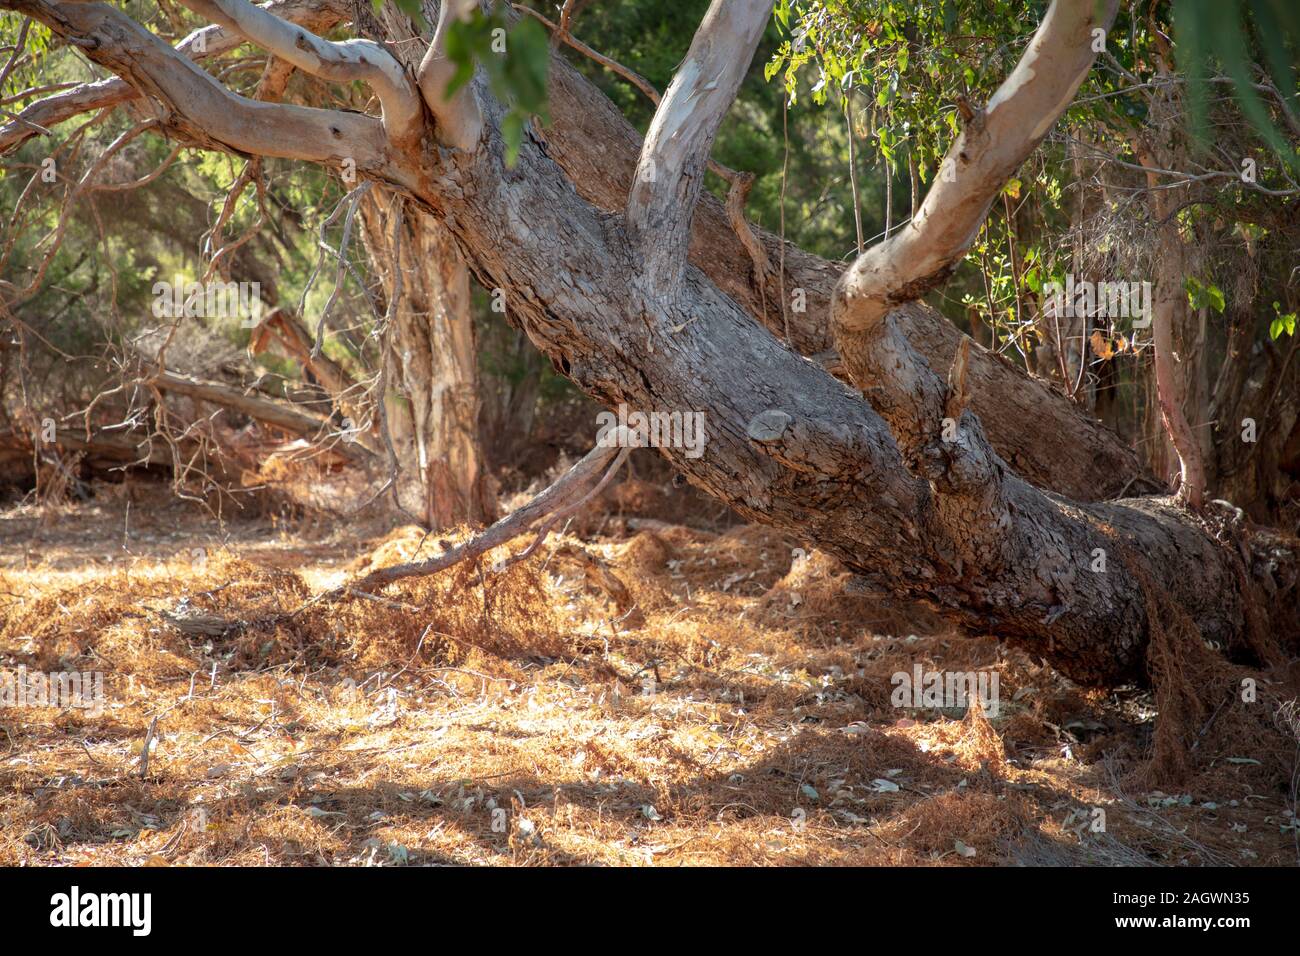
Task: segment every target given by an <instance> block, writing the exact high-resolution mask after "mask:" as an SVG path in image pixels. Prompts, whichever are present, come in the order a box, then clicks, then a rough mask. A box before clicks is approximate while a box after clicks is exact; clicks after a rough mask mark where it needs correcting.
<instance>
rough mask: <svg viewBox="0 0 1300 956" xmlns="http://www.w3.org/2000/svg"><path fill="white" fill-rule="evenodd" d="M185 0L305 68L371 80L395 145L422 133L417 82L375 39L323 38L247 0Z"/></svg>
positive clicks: (332, 75) (329, 76)
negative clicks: (335, 40) (415, 82)
mask: <svg viewBox="0 0 1300 956" xmlns="http://www.w3.org/2000/svg"><path fill="white" fill-rule="evenodd" d="M181 2H182V3H183V4H184V5H185V6H187V7H188V8H189V9H191V10H193V11H194V12H195V13H197V14H198V15H199V16H201V17H206V18H207V19H209V20H211V21H213V22H214V23H217V24H220V25H221V26H223V27H226V28H227V29H229V30H233V31H234V32H236V33H238V34H239V35H240V36H242V37H244V38H246V39H248V40H249V41H251V42H253V43H255V44H257V45H258V46H260V47H262V48H263V49H264V50H266V51H267V52H269V53H273V54H275V55H276V56H278V57H280V58H281V59H282V60H284V61H285V62H287V63H292V64H293V65H294V66H296V67H297V68H298V69H300V70H302V71H303V72H305V73H310V74H311V75H312V76H319V77H321V78H323V79H327V80H337V81H341V82H345V83H346V82H351V81H354V80H361V81H363V82H365V83H367V84H368V85H369V86H370V87H371V88H372V89H373V90H374V91H375V94H376V95H377V96H378V97H379V102H380V106H381V108H382V110H383V122H384V129H385V131H386V132H387V133H388V136H389V138H390V139H391V140H392V141H393V142H394V143H397V144H408V143H411V142H413V141H415V140H417V139H418V138H419V134H420V130H421V128H422V126H423V118H422V113H423V110H422V108H421V105H420V97H419V95H418V93H417V92H416V88H415V84H414V83H412V82H411V78H410V77H409V76H408V75H407V73H406V70H405V69H404V68H403V67H402V65H401V64H400V63H398V62H397V60H396V59H395V58H394V57H393V56H392V55H391V54H390V53H389V52H388V51H387V50H385V49H384V48H383V47H382V46H380V45H379V44H378V43H376V42H374V41H373V40H356V39H354V40H342V41H338V42H334V41H331V40H323V39H321V38H320V37H318V36H316V34H314V33H312V32H311V31H310V30H307V29H304V28H303V27H301V26H298V25H296V24H292V23H289V22H287V21H285V20H282V19H280V18H279V17H278V16H276V15H275V14H274V13H271V12H270V11H268V10H267V9H266V8H264V7H259V6H256V5H255V4H253V3H250V2H249V0H181Z"/></svg>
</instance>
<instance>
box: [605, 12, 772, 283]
mask: <svg viewBox="0 0 1300 956" xmlns="http://www.w3.org/2000/svg"><path fill="white" fill-rule="evenodd" d="M771 14H772V0H713V3H712V4H711V5H710V7H709V11H708V13H706V14H705V15H704V20H703V21H702V22H701V23H700V26H699V29H698V30H696V32H695V39H694V40H693V41H692V42H691V48H690V51H689V52H688V53H687V54H686V59H685V60H684V61H683V62H682V64H681V66H680V67H678V69H677V72H676V74H674V76H673V80H672V83H670V84H669V85H668V92H667V93H665V94H664V98H663V100H662V101H661V102H660V103H659V108H658V109H657V110H655V116H654V119H653V120H652V121H651V123H650V129H649V131H648V132H647V133H646V138H645V143H644V144H643V145H642V147H641V158H640V160H639V161H638V163H637V170H636V176H635V178H634V180H633V182H632V189H631V192H630V193H629V194H628V200H627V224H628V234H629V238H630V240H631V243H632V247H633V249H634V251H635V253H636V254H637V256H638V257H639V259H640V262H641V263H642V278H643V281H644V284H645V286H646V287H647V288H648V289H650V290H654V294H656V295H663V294H668V293H670V292H671V290H673V289H675V288H676V286H677V284H678V283H679V281H680V279H681V275H682V271H683V270H684V269H685V268H686V256H687V250H688V248H689V245H690V235H691V220H692V217H693V215H694V211H695V203H696V200H697V199H698V198H699V195H700V189H701V188H702V186H703V184H704V169H705V166H706V165H707V163H708V160H709V150H710V149H711V148H712V147H713V138H714V137H715V136H716V135H717V132H718V127H719V126H720V125H721V123H722V119H723V117H724V116H726V114H727V110H729V109H730V108H731V104H732V102H733V101H734V100H735V98H736V92H737V91H738V90H739V89H740V83H741V81H742V80H744V78H745V73H746V72H747V71H748V69H749V61H750V60H751V59H753V56H754V50H755V48H756V47H757V46H758V41H759V38H760V37H762V35H763V30H764V28H766V26H767V21H768V18H769V17H770V16H771Z"/></svg>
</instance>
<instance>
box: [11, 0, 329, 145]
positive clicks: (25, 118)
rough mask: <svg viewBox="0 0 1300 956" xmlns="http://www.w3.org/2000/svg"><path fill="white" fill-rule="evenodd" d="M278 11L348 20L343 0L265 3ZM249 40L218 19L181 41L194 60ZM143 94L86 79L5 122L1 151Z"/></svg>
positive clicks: (319, 21) (310, 20)
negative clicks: (43, 130) (217, 21)
mask: <svg viewBox="0 0 1300 956" xmlns="http://www.w3.org/2000/svg"><path fill="white" fill-rule="evenodd" d="M264 6H265V7H266V9H267V10H268V11H270V12H271V13H274V14H275V15H276V16H278V17H281V18H283V19H285V20H288V21H290V22H292V23H297V24H300V25H302V26H303V27H305V28H307V29H308V30H312V31H314V32H317V33H319V32H322V31H324V30H328V29H330V28H332V27H335V26H337V25H338V24H340V23H342V22H343V21H344V20H345V19H346V14H345V12H344V11H343V9H342V5H341V4H339V3H338V2H337V0H271V2H270V3H267V4H264ZM243 42H244V39H243V37H241V36H239V35H238V34H236V33H235V32H234V31H232V30H227V29H226V28H225V27H221V26H217V25H216V24H213V25H211V26H206V27H201V28H200V29H198V30H195V31H194V32H193V33H191V34H190V35H189V36H187V37H185V39H183V40H182V41H181V42H180V43H178V44H177V45H176V50H177V51H178V52H180V53H184V54H185V55H186V56H188V57H190V59H193V60H205V59H210V58H212V57H216V56H221V55H222V54H224V53H229V52H230V51H231V50H233V49H235V47H237V46H239V45H240V44H241V43H243ZM137 96H139V93H138V92H137V91H136V90H135V88H134V87H132V86H131V84H129V83H127V82H126V80H124V79H122V78H121V77H117V76H114V77H110V78H108V79H104V80H95V81H94V82H90V83H82V84H80V85H78V86H76V87H75V88H73V89H70V90H66V91H64V92H62V93H58V94H56V95H54V96H48V97H46V98H45V99H42V100H38V101H36V102H35V103H32V104H31V105H29V106H28V107H27V108H26V109H24V110H23V111H22V112H20V113H19V114H18V117H19V119H17V120H14V121H12V122H9V123H6V124H5V125H4V126H0V154H3V153H7V152H10V151H11V150H13V149H16V148H17V147H19V146H21V145H22V144H23V143H25V142H26V141H27V140H28V139H30V138H31V137H33V136H36V135H39V134H40V130H39V129H36V128H34V127H33V125H32V124H35V125H36V126H41V127H45V128H46V129H48V128H50V127H52V126H56V125H57V124H59V123H62V122H64V121H65V120H69V119H71V118H72V117H74V116H78V115H80V114H82V113H90V112H93V111H95V110H102V109H108V108H109V107H112V106H117V105H119V104H121V103H125V102H127V101H129V100H133V99H135V98H136V97H137Z"/></svg>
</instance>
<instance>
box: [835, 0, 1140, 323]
mask: <svg viewBox="0 0 1300 956" xmlns="http://www.w3.org/2000/svg"><path fill="white" fill-rule="evenodd" d="M1116 6H1117V0H1053V2H1052V5H1051V7H1049V8H1048V11H1047V14H1046V16H1044V17H1043V22H1042V23H1041V24H1040V25H1039V27H1038V30H1037V32H1035V34H1034V36H1033V39H1032V40H1030V41H1029V46H1028V47H1027V48H1026V50H1025V52H1024V55H1023V56H1021V58H1020V62H1019V63H1017V64H1016V67H1015V69H1014V70H1013V71H1012V72H1011V75H1010V76H1009V77H1007V79H1006V80H1005V81H1003V83H1002V85H1001V86H999V87H998V89H997V92H996V93H994V94H993V98H992V99H991V100H989V102H988V105H987V106H986V107H985V108H984V109H983V110H980V111H978V112H976V113H975V114H974V115H973V116H972V117H971V118H970V120H969V121H967V123H966V127H965V129H963V130H962V132H961V135H959V136H958V137H957V139H956V141H955V142H954V143H953V144H952V146H951V148H949V150H948V153H947V155H946V156H945V157H944V159H943V162H942V163H941V164H940V174H939V176H938V177H937V178H936V179H935V181H934V184H933V186H931V188H930V191H929V192H928V193H927V194H926V197H925V201H924V202H923V203H922V204H921V208H920V210H919V211H918V212H917V214H916V216H915V217H913V219H912V221H911V222H910V223H908V225H906V226H904V227H903V228H902V229H900V230H899V231H898V232H897V233H895V234H894V236H893V237H892V238H890V239H888V240H886V241H885V242H881V243H878V244H877V245H875V246H873V247H872V248H871V249H868V250H867V252H866V253H865V254H864V255H862V256H859V257H858V259H857V261H856V262H854V263H853V265H852V267H851V268H850V269H849V270H848V272H846V273H845V275H844V277H843V278H842V279H841V280H840V284H839V287H838V288H837V290H836V297H835V301H834V303H833V305H832V315H833V322H834V324H835V327H836V331H837V333H838V332H839V331H841V330H843V331H861V330H863V329H866V328H868V327H869V326H870V325H871V324H872V323H875V322H878V321H880V319H881V318H883V316H884V315H885V313H886V312H888V311H889V310H890V309H892V308H894V307H896V306H898V305H901V304H902V303H904V302H911V301H914V300H916V299H919V298H920V297H921V296H923V295H924V294H925V293H926V292H928V291H930V290H931V289H933V288H934V287H936V286H937V285H939V284H940V283H941V282H943V281H944V280H946V279H947V278H948V276H949V275H951V274H952V272H953V270H954V269H956V268H957V266H958V265H959V264H960V262H961V259H962V257H963V256H964V255H965V254H966V250H967V249H969V248H970V245H971V243H972V242H974V241H975V237H976V235H977V234H978V233H979V228H980V225H981V224H982V223H983V222H984V218H985V216H987V214H988V210H989V206H990V204H991V203H992V202H993V200H994V199H996V198H997V196H998V193H999V192H1001V191H1002V187H1003V186H1005V185H1006V182H1007V179H1008V178H1009V177H1010V176H1011V174H1012V173H1014V172H1015V171H1016V169H1017V168H1019V166H1020V164H1021V163H1023V162H1024V161H1025V159H1027V158H1028V157H1029V154H1030V153H1032V152H1033V151H1034V149H1035V148H1036V147H1037V146H1038V144H1039V142H1040V141H1041V140H1042V139H1043V137H1044V136H1046V135H1047V132H1048V131H1049V130H1050V129H1051V128H1052V126H1053V125H1054V124H1055V123H1056V120H1057V119H1058V118H1059V117H1060V115H1061V114H1062V113H1063V112H1064V111H1065V109H1066V107H1068V106H1069V105H1070V102H1071V101H1072V100H1073V98H1074V94H1075V91H1076V90H1078V88H1079V85H1080V84H1081V83H1082V82H1083V80H1084V78H1085V77H1086V76H1087V75H1088V71H1089V70H1090V69H1091V68H1092V63H1093V60H1094V59H1095V58H1096V55H1097V54H1096V51H1095V49H1094V46H1095V44H1094V30H1096V29H1101V30H1103V31H1104V30H1106V29H1109V27H1110V24H1111V22H1112V21H1113V20H1114V17H1115V10H1116Z"/></svg>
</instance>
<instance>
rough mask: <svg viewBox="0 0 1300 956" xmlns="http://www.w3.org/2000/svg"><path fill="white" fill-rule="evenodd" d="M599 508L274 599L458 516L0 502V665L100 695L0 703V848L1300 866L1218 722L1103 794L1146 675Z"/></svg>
mask: <svg viewBox="0 0 1300 956" xmlns="http://www.w3.org/2000/svg"><path fill="white" fill-rule="evenodd" d="M601 525H602V526H603V528H604V531H603V533H601V534H600V535H597V536H595V537H592V538H588V539H585V540H579V539H578V538H575V537H572V536H563V537H556V538H553V539H552V540H551V541H549V542H548V543H547V545H546V546H544V547H543V548H542V549H540V550H539V552H538V553H537V554H536V555H535V556H534V557H532V558H531V559H529V560H528V561H526V562H523V563H520V564H517V565H514V566H513V567H511V568H509V569H508V570H507V571H505V572H504V573H502V574H499V575H494V574H492V573H491V571H490V570H489V569H490V567H491V563H492V561H493V560H495V558H496V557H499V556H500V555H490V556H489V558H488V560H486V561H484V562H482V563H481V564H479V565H468V564H467V565H462V566H460V567H457V568H454V569H452V570H450V571H448V572H445V573H444V574H442V575H439V576H437V577H435V578H433V579H430V580H425V581H417V582H404V583H403V584H401V585H398V586H394V587H391V588H389V589H388V590H387V591H385V592H384V600H383V601H382V602H380V601H368V600H353V601H350V602H346V603H343V604H339V605H335V606H330V607H325V606H309V607H307V609H306V610H303V611H301V612H300V613H298V614H297V615H294V616H291V615H292V613H293V612H294V611H295V610H297V609H299V608H301V607H302V606H303V605H304V604H305V603H306V602H307V600H308V598H309V597H310V595H312V594H314V593H319V592H320V591H322V590H324V589H326V588H328V587H331V586H333V585H335V584H338V583H339V582H340V581H342V580H343V579H344V578H345V577H346V576H349V575H351V574H355V573H358V572H360V571H363V570H365V569H367V568H370V567H375V566H382V565H386V564H391V563H394V562H397V561H400V560H407V559H410V558H411V557H413V556H414V555H415V554H416V552H417V550H420V552H421V553H422V554H432V553H438V551H440V550H441V549H442V548H443V547H445V546H446V545H447V544H448V543H450V542H451V541H452V540H456V539H457V536H454V535H453V536H443V537H442V538H441V539H440V538H437V537H426V536H424V535H422V534H420V533H419V532H417V531H415V530H413V529H403V530H400V531H397V532H394V533H392V534H389V535H387V536H382V535H376V536H373V537H369V538H368V537H367V536H366V535H365V532H364V529H357V528H352V529H349V530H347V531H341V530H339V528H338V527H337V523H336V524H335V525H333V526H331V525H330V524H328V523H326V524H323V525H321V526H316V527H309V526H296V527H294V528H293V529H280V530H278V531H277V530H276V529H274V528H273V527H272V526H271V525H270V524H269V523H267V522H265V521H264V522H262V523H259V524H248V525H245V526H238V527H235V529H234V530H233V531H232V532H231V534H230V535H229V537H228V540H227V541H226V545H225V547H220V546H213V545H211V544H210V543H205V542H207V541H208V540H209V539H208V538H207V537H205V536H206V535H209V534H210V533H211V528H210V523H205V522H204V521H202V520H201V519H200V518H198V517H196V516H194V515H193V514H192V513H191V512H187V511H185V510H184V507H183V506H181V505H179V504H175V503H167V502H165V501H163V500H162V499H159V500H158V501H156V502H151V503H150V504H149V505H148V506H147V507H143V508H142V507H140V506H138V505H137V507H136V509H135V510H134V511H133V513H132V517H131V530H130V534H129V535H127V536H125V538H124V534H123V513H122V511H121V509H117V508H114V507H113V506H110V505H103V504H101V505H98V506H89V505H84V506H78V507H76V508H72V509H68V510H67V511H66V512H65V513H63V514H62V515H61V516H60V517H59V518H58V520H57V521H55V522H53V523H48V522H47V523H46V525H44V526H42V527H38V519H37V517H36V516H35V515H34V514H30V513H27V512H24V511H21V510H18V511H11V512H9V513H8V514H5V515H0V543H2V544H3V552H0V553H3V560H4V570H3V572H0V670H6V671H10V672H12V671H14V670H16V669H17V668H18V667H20V666H25V667H26V668H27V669H28V670H32V671H35V670H40V671H46V672H48V671H71V670H75V671H102V672H103V674H104V681H105V690H106V698H107V706H106V708H105V709H104V711H103V713H101V714H99V715H97V716H94V715H91V714H88V713H85V712H82V711H76V710H50V709H31V708H28V709H3V710H0V728H2V729H3V735H2V736H0V863H3V864H10V865H13V864H26V865H55V864H63V865H69V864H72V865H75V864H127V865H136V864H146V863H148V864H159V865H160V864H172V865H185V864H220V865H229V864H267V863H270V864H289V865H318V864H377V865H396V864H428V863H498V864H499V863H517V864H534V865H535V864H656V865H679V864H757V863H769V864H770V863H775V864H869V865H898V864H930V863H939V864H943V865H981V864H1015V863H1029V864H1088V863H1093V864H1116V863H1123V864H1141V863H1162V864H1200V863H1230V864H1238V865H1251V864H1266V863H1272V864H1277V863H1282V864H1286V863H1295V862H1296V859H1297V851H1296V846H1295V842H1294V841H1295V835H1294V829H1293V828H1291V829H1288V827H1287V825H1288V821H1289V820H1290V817H1289V811H1288V807H1287V801H1288V795H1287V793H1286V790H1285V785H1283V784H1280V783H1279V781H1278V779H1277V775H1276V773H1275V771H1274V769H1273V768H1272V767H1270V766H1269V764H1268V762H1267V761H1263V762H1255V761H1257V760H1259V759H1260V758H1259V757H1258V756H1257V755H1253V754H1251V753H1249V752H1247V750H1246V749H1245V748H1242V749H1240V750H1236V751H1233V752H1222V753H1214V752H1206V750H1205V749H1204V748H1202V750H1200V751H1199V752H1198V755H1197V768H1196V771H1195V773H1194V775H1193V776H1192V777H1191V778H1190V779H1189V780H1188V781H1187V782H1186V783H1185V784H1183V785H1182V786H1181V787H1180V789H1179V790H1178V791H1177V792H1171V793H1168V794H1165V793H1161V792H1159V791H1156V792H1151V791H1148V790H1134V789H1133V785H1132V781H1133V780H1135V779H1136V777H1135V776H1134V773H1135V771H1136V770H1138V769H1139V768H1140V767H1141V766H1142V765H1143V764H1144V762H1145V760H1146V759H1147V756H1148V755H1149V751H1150V747H1151V740H1152V733H1151V731H1152V726H1153V720H1152V719H1153V716H1154V714H1153V709H1152V700H1151V698H1150V696H1149V695H1147V694H1142V693H1139V692H1137V691H1131V692H1127V693H1112V694H1105V693H1102V692H1097V691H1082V690H1080V689H1078V688H1075V687H1073V686H1071V685H1069V684H1068V683H1066V682H1064V681H1062V680H1061V679H1060V678H1059V677H1058V676H1056V675H1055V674H1054V672H1052V671H1051V670H1050V669H1049V668H1047V667H1044V666H1041V665H1039V664H1037V663H1036V662H1034V661H1032V660H1030V659H1029V658H1028V657H1026V656H1025V655H1023V654H1020V653H1018V652H1013V651H1010V650H1008V649H1007V648H1005V647H1004V646H1002V645H1000V644H999V643H998V642H997V641H996V640H995V639H994V638H992V637H982V638H976V639H962V638H959V637H957V636H955V635H953V634H951V633H950V632H947V631H946V630H944V629H942V628H928V630H927V633H926V634H925V635H923V636H909V632H911V631H916V630H918V629H920V625H919V624H918V621H920V620H921V618H920V617H918V616H916V613H914V612H907V614H906V615H904V614H900V612H899V611H898V610H897V609H894V608H889V607H886V606H884V605H883V604H881V603H880V601H879V600H878V599H876V598H874V597H871V596H868V595H865V594H862V593H859V592H857V591H855V590H854V589H853V587H852V586H851V581H850V579H849V576H848V575H847V574H845V573H844V572H843V570H842V569H840V568H839V567H838V566H837V565H836V564H835V563H834V562H833V561H831V560H830V559H828V558H826V557H825V556H823V555H819V554H816V553H814V554H812V555H810V556H808V557H806V558H803V557H801V558H799V559H798V560H795V561H794V562H793V563H792V561H791V555H792V551H793V549H794V548H795V547H797V546H798V544H799V543H798V542H794V541H791V540H788V539H786V538H783V537H782V536H780V535H778V534H775V533H773V532H771V531H769V530H766V529H761V528H756V527H749V526H742V527H738V528H733V529H731V530H728V531H725V532H722V533H714V532H705V531H700V530H692V529H689V528H686V527H679V526H670V525H663V524H659V523H654V522H650V523H644V522H643V523H642V524H641V530H635V529H629V528H628V527H627V525H626V523H624V522H623V521H622V519H621V518H619V519H616V520H612V521H602V522H601ZM227 530H230V529H229V528H228V529H227ZM524 543H525V542H524V541H522V540H521V541H519V542H516V543H515V547H516V549H517V548H519V547H521V546H522V545H523V544H524ZM199 548H202V549H203V550H202V551H201V552H200V551H198V549H199ZM908 615H911V616H908ZM232 620H233V621H236V622H240V624H239V625H238V626H235V627H227V626H225V624H224V623H220V622H230V621H232ZM213 622H218V623H213ZM927 623H928V622H927ZM918 663H919V664H921V665H922V666H923V667H924V669H926V670H940V669H944V670H958V671H974V670H986V671H991V672H996V673H997V674H998V676H999V680H1000V687H999V690H1000V700H1001V707H1000V712H999V713H998V714H997V716H996V717H994V718H993V719H991V720H989V719H985V718H984V716H983V715H982V714H981V713H980V712H979V710H978V709H974V710H973V712H969V713H967V714H966V715H965V716H963V715H962V713H961V712H960V711H957V712H953V711H946V712H938V713H936V712H934V711H928V710H911V709H906V710H899V709H896V708H894V707H893V706H892V705H891V702H890V696H891V692H892V691H893V686H892V684H891V681H890V677H891V675H892V674H894V673H895V672H898V671H904V672H909V673H910V672H911V671H912V668H913V665H915V664H918ZM155 717H156V718H157V724H156V730H155V734H154V739H153V746H152V749H151V752H150V758H149V761H148V767H147V773H145V774H144V775H143V778H142V776H141V769H142V768H141V765H140V761H139V755H140V750H141V745H142V743H143V741H144V738H145V736H146V730H147V728H148V727H149V726H150V724H151V722H152V721H153V719H154V718H155ZM1205 740H1206V741H1209V740H1211V738H1210V737H1207V738H1205ZM1098 810H1100V811H1102V814H1101V815H1099V814H1098V812H1097V811H1098ZM1099 821H1104V829H1094V828H1095V827H1096V825H1097V823H1098V822H1099Z"/></svg>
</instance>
